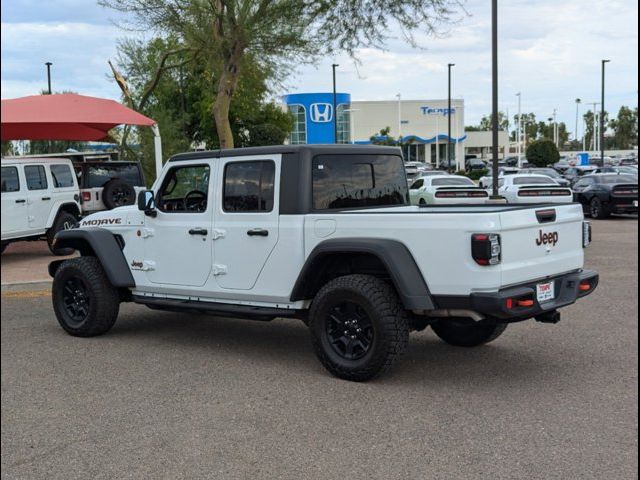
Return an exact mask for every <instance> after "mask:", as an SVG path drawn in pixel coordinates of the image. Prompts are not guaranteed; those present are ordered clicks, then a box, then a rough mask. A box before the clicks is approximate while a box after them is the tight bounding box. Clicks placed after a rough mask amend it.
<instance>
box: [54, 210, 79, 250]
mask: <svg viewBox="0 0 640 480" xmlns="http://www.w3.org/2000/svg"><path fill="white" fill-rule="evenodd" d="M76 223H78V219H77V218H76V216H75V215H73V214H72V213H69V212H65V211H62V212H59V213H58V216H57V217H56V219H55V221H54V222H53V225H52V226H51V228H50V229H49V230H47V245H48V246H49V250H50V251H51V253H53V254H54V255H71V254H72V253H73V248H55V247H54V245H53V239H54V238H55V236H56V234H57V233H58V232H61V231H63V230H67V229H69V228H71V227H73V226H74V225H75V224H76Z"/></svg>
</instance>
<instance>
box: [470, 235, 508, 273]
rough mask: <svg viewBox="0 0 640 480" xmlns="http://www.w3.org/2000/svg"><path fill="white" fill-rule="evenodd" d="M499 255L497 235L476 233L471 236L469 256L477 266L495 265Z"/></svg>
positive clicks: (498, 238) (500, 249)
mask: <svg viewBox="0 0 640 480" xmlns="http://www.w3.org/2000/svg"><path fill="white" fill-rule="evenodd" d="M501 255H502V247H501V245H500V235H498V234H497V233H476V234H474V235H472V236H471V256H472V257H473V259H474V260H475V262H476V263H477V264H478V265H482V266H489V265H497V264H499V263H500V261H501Z"/></svg>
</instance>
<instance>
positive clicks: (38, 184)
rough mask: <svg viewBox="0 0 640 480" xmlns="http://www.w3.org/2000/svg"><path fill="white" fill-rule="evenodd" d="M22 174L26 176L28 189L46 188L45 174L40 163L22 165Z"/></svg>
mask: <svg viewBox="0 0 640 480" xmlns="http://www.w3.org/2000/svg"><path fill="white" fill-rule="evenodd" d="M24 176H25V177H26V178H27V188H28V189H29V190H46V189H47V186H48V185H47V174H46V173H45V172H44V166H42V165H27V166H25V167H24Z"/></svg>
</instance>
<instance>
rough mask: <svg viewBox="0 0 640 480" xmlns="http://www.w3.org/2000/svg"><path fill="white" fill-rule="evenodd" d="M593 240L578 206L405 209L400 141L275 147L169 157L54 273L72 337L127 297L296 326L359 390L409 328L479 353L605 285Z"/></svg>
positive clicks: (63, 236) (99, 330)
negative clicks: (517, 325)
mask: <svg viewBox="0 0 640 480" xmlns="http://www.w3.org/2000/svg"><path fill="white" fill-rule="evenodd" d="M589 242H590V225H589V224H588V223H586V222H584V219H583V213H582V207H581V206H580V205H576V204H567V205H527V206H515V205H475V206H468V205H460V206H456V205H453V206H424V207H420V206H413V205H410V204H409V192H408V187H407V179H406V175H405V170H404V165H403V160H402V156H401V152H400V150H399V149H397V148H391V147H375V146H368V147H364V146H362V147H361V146H338V145H315V146H314V145H304V146H278V147H264V148H249V149H236V150H221V151H212V152H195V153H188V154H182V155H177V156H175V157H173V158H171V159H170V160H169V161H168V162H167V163H166V165H165V167H164V170H163V172H162V174H161V175H160V176H159V178H158V179H157V180H156V182H155V184H154V186H153V188H152V190H150V191H145V192H142V193H141V194H140V196H139V199H138V205H137V206H130V207H121V208H116V209H114V210H111V211H108V212H100V213H96V214H94V215H90V216H88V217H86V218H85V219H83V220H82V222H81V223H80V225H79V227H78V228H74V229H71V230H66V231H63V232H60V233H59V234H58V235H57V236H56V240H55V243H56V246H57V247H59V248H74V249H76V250H78V251H79V252H80V254H81V255H82V256H81V257H79V258H74V259H70V260H62V261H55V262H52V263H51V265H50V267H49V273H50V274H51V276H53V278H54V280H53V287H52V300H53V307H54V310H55V314H56V317H57V319H58V321H59V323H60V325H61V326H62V328H64V329H65V330H66V331H67V332H68V333H70V334H71V335H76V336H83V337H88V336H93V335H100V334H103V333H106V332H107V331H109V329H110V328H111V327H112V326H113V325H114V323H115V321H116V318H117V317H118V309H119V304H120V302H123V301H133V302H136V303H139V304H142V305H146V306H148V307H150V308H153V309H159V310H170V311H180V312H195V313H210V314H214V315H220V316H227V317H240V318H252V319H258V320H271V319H273V318H276V317H292V318H299V319H302V320H303V321H304V322H305V323H306V324H307V325H308V326H309V328H310V332H311V340H312V344H313V347H314V349H315V352H316V354H317V355H318V358H319V359H320V361H321V362H322V364H323V365H324V366H325V367H326V368H327V369H328V370H329V371H330V372H331V373H332V374H334V375H336V376H338V377H341V378H345V379H348V380H356V381H364V380H368V379H370V378H373V377H375V376H376V375H378V374H380V373H381V372H383V371H384V370H385V369H387V368H388V367H389V366H390V365H391V364H392V363H393V362H394V360H395V359H396V358H397V357H398V356H399V355H401V354H402V353H403V352H404V351H405V349H406V347H407V343H408V339H409V332H410V331H411V330H422V329H424V328H426V327H427V326H431V328H433V330H434V331H435V333H436V334H437V335H438V336H439V337H440V338H441V339H443V340H444V341H446V342H448V343H450V344H452V345H457V346H464V347H472V346H477V345H481V344H484V343H487V342H490V341H492V340H494V339H495V338H497V337H498V336H499V335H500V334H501V333H502V332H503V331H504V330H505V328H506V327H507V325H508V324H509V323H510V322H516V321H521V320H526V319H531V318H535V319H536V320H538V321H540V322H545V323H555V322H558V321H559V320H560V313H559V312H558V309H559V308H561V307H564V306H567V305H570V304H572V303H574V302H575V301H576V300H577V299H578V298H580V297H584V296H586V295H589V294H590V293H591V292H593V291H594V289H595V288H596V286H597V284H598V274H597V273H596V272H592V271H586V270H583V262H584V252H583V248H584V247H585V246H587V245H588V243H589ZM185 328H188V327H185Z"/></svg>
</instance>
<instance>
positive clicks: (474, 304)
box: [434, 270, 600, 322]
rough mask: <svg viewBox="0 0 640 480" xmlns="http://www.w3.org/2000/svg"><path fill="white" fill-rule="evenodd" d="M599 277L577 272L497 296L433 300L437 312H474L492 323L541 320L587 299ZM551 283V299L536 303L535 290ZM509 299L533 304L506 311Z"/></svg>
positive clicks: (596, 274) (489, 294)
mask: <svg viewBox="0 0 640 480" xmlns="http://www.w3.org/2000/svg"><path fill="white" fill-rule="evenodd" d="M599 278H600V277H599V275H598V273H597V272H594V271H591V270H579V271H576V272H572V273H567V274H564V275H558V276H555V277H550V278H547V279H541V280H537V281H535V282H527V283H522V284H519V285H514V286H512V287H508V288H504V289H502V290H500V291H498V292H490V293H472V294H471V295H469V296H467V297H435V298H434V300H435V303H436V304H437V308H439V309H464V310H471V311H474V312H477V313H479V314H482V315H484V316H485V317H487V318H490V319H492V320H497V321H500V322H517V321H520V320H527V319H529V318H534V317H543V316H545V315H546V314H550V313H553V312H555V311H556V310H557V309H559V308H562V307H566V306H567V305H572V304H573V303H575V302H576V301H577V300H578V299H579V298H582V297H586V296H587V295H590V294H591V293H592V292H594V291H595V289H596V288H597V286H598V282H599ZM547 282H554V283H555V298H554V299H553V300H550V301H547V302H543V303H539V302H538V299H537V290H536V286H537V285H538V284H540V283H547ZM583 282H588V283H589V285H590V288H589V290H588V291H582V290H580V284H581V283H583ZM509 299H516V300H517V299H528V300H533V304H532V305H531V306H528V307H518V306H516V304H517V302H514V307H512V308H509V306H508V303H509V302H508V301H509Z"/></svg>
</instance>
